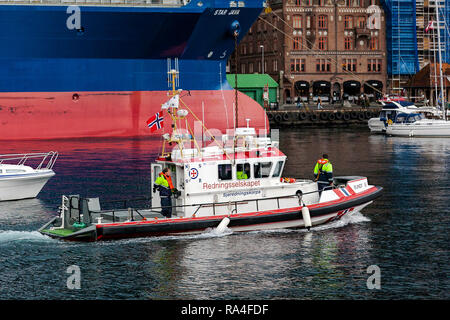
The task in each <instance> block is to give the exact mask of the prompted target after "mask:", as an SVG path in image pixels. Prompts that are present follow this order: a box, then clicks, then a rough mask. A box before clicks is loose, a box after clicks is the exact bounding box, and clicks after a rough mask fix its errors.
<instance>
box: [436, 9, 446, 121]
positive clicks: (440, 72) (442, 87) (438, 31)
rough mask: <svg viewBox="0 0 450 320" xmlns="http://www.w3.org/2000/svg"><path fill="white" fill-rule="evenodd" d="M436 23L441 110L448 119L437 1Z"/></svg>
mask: <svg viewBox="0 0 450 320" xmlns="http://www.w3.org/2000/svg"><path fill="white" fill-rule="evenodd" d="M435 4H436V23H437V36H438V54H439V82H440V86H441V94H440V95H441V110H442V116H443V117H444V120H447V112H446V108H445V92H444V80H443V76H442V52H441V23H440V19H439V2H438V1H436V2H435Z"/></svg>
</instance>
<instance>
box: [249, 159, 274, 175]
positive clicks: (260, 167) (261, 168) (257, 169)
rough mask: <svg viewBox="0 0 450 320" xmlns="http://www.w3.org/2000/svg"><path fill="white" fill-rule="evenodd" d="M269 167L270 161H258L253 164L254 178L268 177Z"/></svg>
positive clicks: (270, 167) (270, 166)
mask: <svg viewBox="0 0 450 320" xmlns="http://www.w3.org/2000/svg"><path fill="white" fill-rule="evenodd" d="M271 169H272V162H259V163H255V164H254V165H253V172H254V174H255V178H268V177H269V176H270V170H271Z"/></svg>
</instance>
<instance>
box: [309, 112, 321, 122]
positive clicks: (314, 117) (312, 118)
mask: <svg viewBox="0 0 450 320" xmlns="http://www.w3.org/2000/svg"><path fill="white" fill-rule="evenodd" d="M309 119H310V120H311V121H317V120H318V119H319V116H318V115H317V114H316V113H311V115H310V116H309Z"/></svg>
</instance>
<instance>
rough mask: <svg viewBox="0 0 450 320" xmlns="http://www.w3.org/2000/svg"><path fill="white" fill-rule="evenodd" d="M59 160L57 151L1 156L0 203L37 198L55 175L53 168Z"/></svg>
mask: <svg viewBox="0 0 450 320" xmlns="http://www.w3.org/2000/svg"><path fill="white" fill-rule="evenodd" d="M57 158H58V152H55V151H50V152H48V153H26V154H5V155H0V201H6V200H20V199H28V198H35V197H36V196H37V195H38V193H39V192H40V191H41V190H42V188H43V187H44V185H45V184H46V183H47V181H48V180H49V179H50V178H51V177H53V176H54V175H55V172H54V171H53V170H52V168H53V166H54V164H55V161H56V159H57ZM26 162H28V163H30V162H33V163H35V166H34V167H33V166H32V165H25V163H26Z"/></svg>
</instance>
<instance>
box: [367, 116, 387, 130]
mask: <svg viewBox="0 0 450 320" xmlns="http://www.w3.org/2000/svg"><path fill="white" fill-rule="evenodd" d="M368 125H369V129H370V132H372V133H385V132H386V126H385V125H384V122H383V121H381V120H380V118H370V119H369V121H368Z"/></svg>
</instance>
